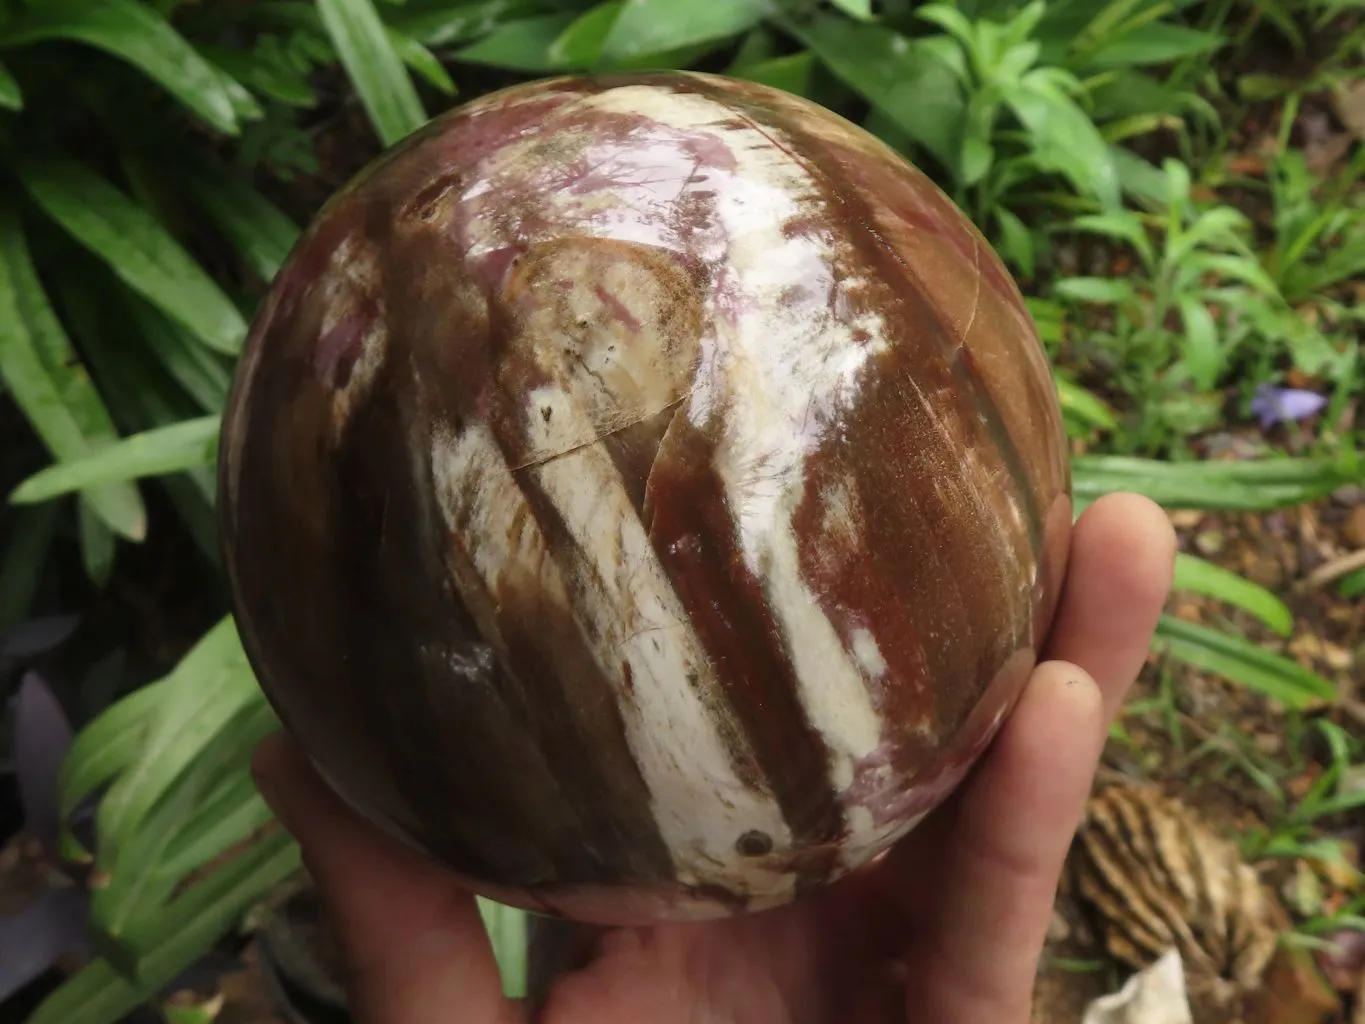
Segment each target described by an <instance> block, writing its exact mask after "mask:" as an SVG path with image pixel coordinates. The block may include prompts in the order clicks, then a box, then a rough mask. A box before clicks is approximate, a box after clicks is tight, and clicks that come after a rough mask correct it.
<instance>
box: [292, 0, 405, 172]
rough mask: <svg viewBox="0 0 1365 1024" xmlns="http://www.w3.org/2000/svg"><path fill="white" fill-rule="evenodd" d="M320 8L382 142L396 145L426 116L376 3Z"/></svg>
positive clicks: (350, 0) (355, 0) (329, 0)
mask: <svg viewBox="0 0 1365 1024" xmlns="http://www.w3.org/2000/svg"><path fill="white" fill-rule="evenodd" d="M317 5H318V14H319V15H321V17H322V23H323V26H324V27H325V28H326V30H327V35H328V36H329V37H330V38H331V40H332V45H333V46H334V47H336V51H337V54H338V56H339V57H340V58H341V64H342V66H343V67H344V68H345V69H346V73H347V74H348V75H349V76H350V79H351V81H352V82H353V83H354V84H355V88H356V92H357V93H359V94H360V100H361V102H362V103H363V104H364V105H365V110H366V111H367V112H368V113H369V115H370V121H371V123H372V124H373V125H374V128H375V131H376V132H377V133H378V134H379V139H380V141H381V142H382V143H383V144H384V145H385V146H391V145H393V144H394V143H395V142H397V141H398V140H399V139H402V138H405V137H406V136H408V135H410V134H412V133H413V132H414V131H416V130H417V129H418V128H420V127H421V126H422V125H423V124H424V123H425V122H426V119H427V115H426V111H425V110H423V109H422V101H421V99H420V98H419V97H418V95H417V89H416V87H415V86H414V85H413V84H412V79H411V78H409V77H408V73H407V70H406V69H405V68H404V67H403V60H402V58H401V57H400V56H399V55H398V52H397V51H396V50H395V49H394V46H393V41H392V40H391V39H390V38H389V35H388V32H387V31H386V30H385V28H384V23H383V22H382V21H381V20H380V18H379V14H378V12H377V11H375V9H374V4H373V3H372V2H371V0H317Z"/></svg>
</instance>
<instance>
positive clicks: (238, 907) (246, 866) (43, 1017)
mask: <svg viewBox="0 0 1365 1024" xmlns="http://www.w3.org/2000/svg"><path fill="white" fill-rule="evenodd" d="M301 866H302V863H301V860H300V858H299V849H298V846H297V845H296V844H295V843H294V842H293V841H292V840H291V839H290V838H289V837H288V836H287V835H284V834H279V833H277V834H274V835H271V836H269V837H268V838H266V839H264V840H263V841H261V842H260V843H258V844H257V845H256V846H254V847H253V848H252V849H251V850H250V851H248V852H247V853H245V854H243V855H242V856H240V857H237V858H236V859H234V860H233V861H231V862H230V863H229V864H228V865H226V866H225V867H223V868H221V869H220V870H218V871H216V872H215V873H213V874H212V875H210V876H209V877H208V878H207V879H205V880H204V881H202V882H200V883H199V884H197V885H195V886H193V887H192V888H191V889H189V890H188V891H187V892H185V894H184V895H182V896H180V897H178V898H177V899H176V900H175V901H174V902H173V903H171V904H169V905H168V906H167V907H165V908H164V909H163V910H162V911H161V912H160V913H159V914H157V915H155V916H154V917H152V918H149V919H148V921H147V922H145V923H144V925H143V927H144V928H145V934H146V936H147V939H148V941H146V942H145V948H146V950H147V952H146V954H145V955H144V956H143V957H142V958H141V959H140V961H139V963H138V965H137V971H136V980H134V979H131V978H129V977H128V976H126V975H125V974H122V973H120V972H119V971H117V970H115V969H114V967H113V965H112V964H110V963H109V961H107V960H102V959H100V960H95V961H93V962H92V963H90V964H88V965H87V966H85V967H84V968H82V969H81V970H80V971H78V972H77V973H76V974H74V975H73V976H72V977H71V978H69V979H68V980H67V981H66V982H65V983H64V984H63V985H62V986H61V987H59V988H58V989H57V990H56V991H55V992H53V993H52V994H51V995H49V996H48V997H47V999H46V1000H45V1001H44V1002H43V1003H42V1005H41V1006H39V1007H38V1010H37V1011H36V1012H35V1013H34V1015H33V1016H32V1017H30V1018H29V1020H28V1024H109V1022H110V1021H116V1020H120V1019H122V1018H123V1017H124V1016H125V1015H126V1014H127V1013H128V1012H129V1011H130V1010H133V1009H135V1008H136V1007H137V1006H138V1005H140V1004H141V1003H143V1002H144V1001H145V1000H147V999H148V998H149V997H151V996H152V995H153V994H154V993H155V992H156V991H157V990H158V989H160V988H161V987H162V986H164V985H166V984H167V983H168V982H170V981H171V980H172V979H173V978H174V977H175V976H176V975H177V974H179V973H180V972H181V971H183V970H184V969H185V968H186V967H188V966H189V965H190V964H192V963H193V962H194V961H195V960H197V959H198V958H199V957H201V956H202V955H203V954H204V952H205V951H207V950H208V949H209V948H210V947H211V946H212V945H213V944H214V943H215V942H216V941H218V939H219V938H221V937H222V936H223V935H224V934H226V933H227V932H228V931H229V930H230V929H231V928H232V927H233V926H234V924H236V922H238V921H239V920H240V919H241V917H242V915H243V914H244V913H245V912H246V911H247V910H248V909H249V908H250V907H251V906H252V905H253V904H255V903H256V902H257V901H258V900H260V899H261V898H263V897H264V896H265V895H266V894H268V893H269V892H270V891H271V890H272V889H274V888H275V887H276V886H277V885H279V884H280V883H282V882H284V881H286V880H287V879H289V878H290V877H291V876H292V875H294V874H295V873H296V872H298V871H299V869H300V867H301ZM136 938H138V939H139V940H140V939H141V938H142V935H141V934H139V935H138V936H137V937H136Z"/></svg>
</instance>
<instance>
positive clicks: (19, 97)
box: [0, 64, 24, 110]
mask: <svg viewBox="0 0 1365 1024" xmlns="http://www.w3.org/2000/svg"><path fill="white" fill-rule="evenodd" d="M0 107H4V108H5V109H6V110H23V109H24V94H23V92H22V91H20V89H19V83H18V82H17V81H15V79H14V76H13V75H12V74H10V71H9V68H7V67H5V66H4V65H3V64H0Z"/></svg>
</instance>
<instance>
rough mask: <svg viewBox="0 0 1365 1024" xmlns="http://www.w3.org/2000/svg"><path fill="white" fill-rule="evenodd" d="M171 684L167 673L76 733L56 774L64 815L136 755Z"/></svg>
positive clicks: (70, 811) (102, 713) (113, 705)
mask: <svg viewBox="0 0 1365 1024" xmlns="http://www.w3.org/2000/svg"><path fill="white" fill-rule="evenodd" d="M171 684H172V680H171V679H170V677H167V678H164V679H160V680H157V681H156V682H154V683H150V684H149V685H147V686H143V687H139V688H138V689H136V690H134V691H133V692H132V693H130V694H128V695H127V696H126V697H123V698H121V699H119V700H118V701H116V702H115V703H113V704H111V705H110V706H109V707H107V708H105V709H104V711H102V712H101V713H100V714H99V715H98V716H97V717H95V718H94V719H93V720H92V721H90V722H89V723H87V724H86V726H85V727H84V728H83V729H81V730H80V731H79V732H77V733H76V736H75V739H73V740H72V742H71V747H70V749H69V750H67V752H66V757H65V758H64V759H63V761H62V767H61V770H60V771H59V772H58V774H57V794H58V803H59V805H60V807H61V813H62V817H63V818H66V817H68V816H69V815H70V814H71V813H72V812H73V811H74V810H75V809H76V808H77V807H78V806H80V804H81V802H82V801H83V800H85V799H86V797H88V796H90V795H91V794H92V793H94V792H95V790H97V789H99V788H100V787H101V786H103V785H104V784H105V783H106V782H108V781H109V780H110V779H112V778H114V777H115V776H116V775H118V774H119V772H121V771H123V769H125V768H126V767H128V765H130V764H132V763H133V761H135V760H136V759H137V756H138V754H139V753H140V752H141V750H142V748H143V741H144V737H145V735H146V732H147V725H148V722H149V720H150V718H151V716H152V714H153V713H154V712H155V711H156V709H157V707H158V706H160V704H161V701H162V700H163V698H164V697H165V694H166V690H167V689H168V688H169V687H170V686H171Z"/></svg>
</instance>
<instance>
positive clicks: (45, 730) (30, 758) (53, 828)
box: [14, 672, 71, 851]
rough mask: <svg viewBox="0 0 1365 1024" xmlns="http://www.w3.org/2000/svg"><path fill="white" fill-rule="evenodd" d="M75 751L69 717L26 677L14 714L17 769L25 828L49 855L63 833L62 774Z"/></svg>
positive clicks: (42, 686) (34, 678)
mask: <svg viewBox="0 0 1365 1024" xmlns="http://www.w3.org/2000/svg"><path fill="white" fill-rule="evenodd" d="M70 746H71V724H70V723H69V722H68V721H67V718H66V712H65V711H63V710H62V706H61V704H59V703H58V702H57V698H56V696H55V695H54V694H53V692H52V690H51V689H49V688H48V685H47V684H46V683H44V682H43V680H42V678H41V677H39V675H38V673H36V672H28V673H25V675H24V681H23V683H22V684H21V685H20V687H19V697H18V701H17V703H16V707H15V714H14V764H15V771H16V774H17V776H18V780H19V801H20V803H21V804H22V806H23V809H24V822H25V827H26V828H27V830H28V832H29V834H30V835H32V836H33V837H34V838H35V839H37V840H38V841H39V842H40V843H42V844H43V846H44V847H45V848H46V849H47V850H49V851H52V850H55V849H56V846H57V839H58V837H59V835H60V833H61V805H60V801H59V799H58V795H57V773H58V771H59V770H60V768H61V766H62V759H63V758H64V757H65V756H66V751H67V749H68V748H69V747H70Z"/></svg>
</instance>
